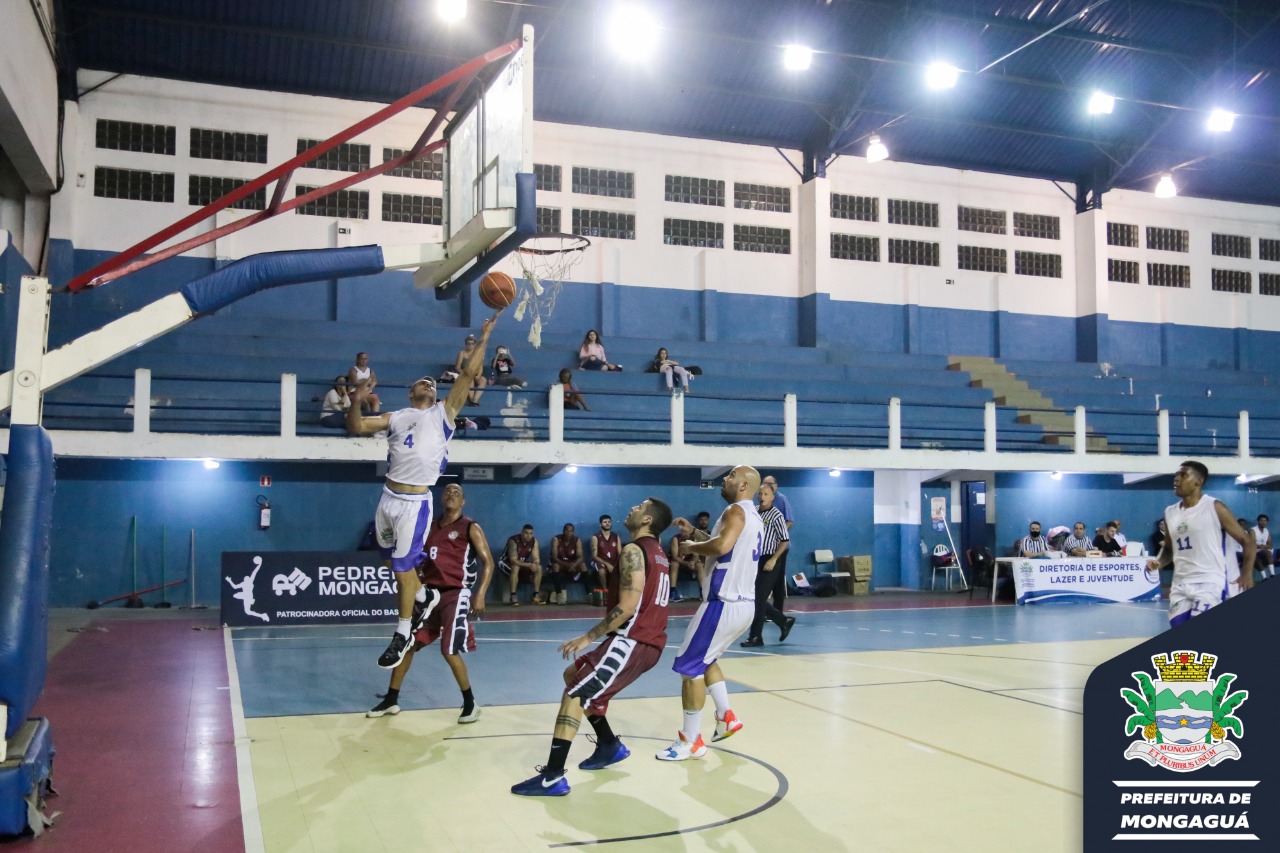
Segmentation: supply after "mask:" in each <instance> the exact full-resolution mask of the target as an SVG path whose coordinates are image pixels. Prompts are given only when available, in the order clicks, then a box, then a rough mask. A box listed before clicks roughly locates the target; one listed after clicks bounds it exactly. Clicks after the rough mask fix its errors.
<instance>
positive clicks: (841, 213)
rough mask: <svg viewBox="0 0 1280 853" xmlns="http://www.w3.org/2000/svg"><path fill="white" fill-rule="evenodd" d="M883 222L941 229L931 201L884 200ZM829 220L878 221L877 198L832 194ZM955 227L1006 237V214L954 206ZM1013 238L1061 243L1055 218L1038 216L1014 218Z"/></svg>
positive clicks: (1058, 218) (936, 206)
mask: <svg viewBox="0 0 1280 853" xmlns="http://www.w3.org/2000/svg"><path fill="white" fill-rule="evenodd" d="M886 209H887V213H888V216H887V217H886V221H887V222H888V223H889V224H890V225H916V226H919V227H922V228H939V227H941V225H940V222H939V216H938V204H937V203H936V202H931V201H910V200H907V199H899V198H891V199H888V200H887V204H886ZM831 218H832V219H853V220H857V221H860V222H879V221H880V199H879V198H877V197H876V196H863V195H846V194H844V193H832V194H831ZM956 224H957V227H958V228H959V230H961V231H978V232H981V233H984V234H1008V233H1009V213H1008V211H1004V210H989V209H987V208H982V207H967V206H965V205H963V204H961V205H957V206H956ZM1013 236H1015V237H1039V238H1041V239H1045V240H1061V239H1062V220H1061V218H1060V217H1057V216H1050V215H1048V214H1041V213H1019V212H1017V211H1015V212H1014V214H1013Z"/></svg>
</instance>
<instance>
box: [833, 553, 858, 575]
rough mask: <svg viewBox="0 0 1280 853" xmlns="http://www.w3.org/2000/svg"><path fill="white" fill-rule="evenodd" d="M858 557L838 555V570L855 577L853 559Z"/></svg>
mask: <svg viewBox="0 0 1280 853" xmlns="http://www.w3.org/2000/svg"><path fill="white" fill-rule="evenodd" d="M855 559H857V558H856V557H836V571H837V572H848V573H849V576H850V577H853V561H854V560H855Z"/></svg>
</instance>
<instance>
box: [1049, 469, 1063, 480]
mask: <svg viewBox="0 0 1280 853" xmlns="http://www.w3.org/2000/svg"><path fill="white" fill-rule="evenodd" d="M1049 479H1050V480H1061V479H1062V472H1061V471H1054V472H1053V473H1052V474H1050V475H1049Z"/></svg>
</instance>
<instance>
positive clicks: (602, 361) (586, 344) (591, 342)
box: [578, 329, 622, 370]
mask: <svg viewBox="0 0 1280 853" xmlns="http://www.w3.org/2000/svg"><path fill="white" fill-rule="evenodd" d="M578 366H579V367H581V368H582V369H583V370H621V369H622V365H621V364H610V363H609V359H608V357H607V356H606V355H605V352H604V342H603V341H601V340H600V334H599V333H598V332H597V331H596V330H595V329H591V330H590V331H588V332H587V336H586V337H584V338H583V339H582V346H580V347H578Z"/></svg>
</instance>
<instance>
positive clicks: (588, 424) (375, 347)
mask: <svg viewBox="0 0 1280 853" xmlns="http://www.w3.org/2000/svg"><path fill="white" fill-rule="evenodd" d="M104 319H105V318H104ZM526 333H527V328H526V327H525V326H524V325H516V324H515V323H514V322H511V321H510V320H507V321H506V322H504V323H503V324H502V325H500V326H499V327H498V330H497V332H495V334H494V336H493V338H492V339H491V341H490V352H492V347H493V346H495V345H497V344H505V345H507V346H508V347H510V349H511V350H512V352H513V354H514V356H515V357H516V359H517V362H518V364H517V367H516V374H517V375H519V376H521V377H522V378H524V379H526V380H527V381H528V383H529V387H528V389H519V388H514V389H498V388H491V389H489V390H487V391H486V393H485V395H484V398H483V400H482V402H481V405H480V406H479V407H477V408H473V407H467V408H465V409H464V410H463V414H465V415H469V416H472V417H475V416H478V415H484V416H485V417H487V418H489V419H490V422H491V428H490V429H488V430H486V431H483V432H476V431H469V432H468V433H467V438H468V439H472V438H475V439H545V438H546V437H547V434H548V419H549V413H548V409H549V407H548V399H547V389H548V388H549V386H550V385H551V384H552V383H553V382H555V381H556V378H557V376H558V373H559V371H560V369H561V368H563V367H576V366H577V348H578V345H579V344H580V342H581V338H580V337H579V336H577V335H553V334H544V336H543V341H542V347H541V349H539V350H535V349H533V348H532V347H531V346H530V345H528V344H527V343H526V342H525V341H524V336H525V334H526ZM466 334H467V330H466V329H461V328H456V327H447V328H446V327H436V326H431V325H429V324H423V325H408V324H404V323H399V324H372V323H342V324H338V323H331V322H321V321H312V320H253V319H246V318H240V317H235V318H221V317H212V318H206V319H204V320H201V321H199V322H196V323H193V324H190V325H188V326H186V327H184V328H182V329H180V330H178V331H176V332H174V333H171V334H169V335H165V336H163V337H161V338H159V339H157V340H155V341H152V342H150V343H148V344H146V345H144V346H142V347H139V348H137V349H135V350H132V351H130V352H129V353H127V354H124V355H122V356H120V357H118V358H116V359H115V360H113V361H112V362H110V363H108V364H106V365H104V366H102V367H101V368H99V369H97V370H95V371H93V372H91V373H89V374H86V375H85V376H82V377H79V378H77V379H75V380H73V381H72V382H70V383H68V384H67V385H65V386H62V387H60V388H58V389H55V390H54V391H52V392H50V394H49V395H48V396H47V399H46V405H45V422H46V425H47V426H49V427H50V428H52V429H91V430H129V429H131V428H132V413H131V410H130V408H129V406H130V402H131V400H132V397H133V393H134V377H133V373H134V370H135V369H136V368H147V369H149V370H150V371H151V373H152V380H151V392H152V400H153V402H154V405H153V410H152V414H151V429H152V430H153V431H156V432H195V433H231V434H260V435H272V434H278V432H279V429H280V393H281V392H280V387H281V386H280V375H281V374H282V373H293V374H295V375H296V376H297V388H296V401H295V402H296V407H297V408H296V412H297V430H298V433H299V434H304V435H307V434H311V435H332V434H334V432H335V431H334V430H331V429H327V428H324V427H321V426H319V424H318V423H317V421H318V418H319V411H320V399H321V398H322V397H323V395H324V394H325V392H326V391H327V390H328V389H329V387H330V383H331V381H332V378H333V376H335V375H337V374H339V373H344V372H346V370H347V369H348V367H349V366H350V365H351V364H352V363H353V361H354V356H355V353H356V352H357V351H359V350H367V351H369V353H370V363H371V365H372V366H373V368H374V370H375V371H377V374H378V377H379V387H378V393H379V395H380V396H381V397H382V400H383V404H384V407H398V406H399V405H401V404H402V401H403V400H404V395H405V393H406V391H407V388H408V386H409V385H410V384H411V383H412V382H413V381H414V380H415V379H417V378H419V377H421V376H423V375H432V376H439V375H440V373H441V371H442V370H443V369H444V368H445V367H446V366H447V365H452V364H453V361H454V358H455V356H456V354H457V352H458V350H459V349H460V348H461V345H462V339H463V338H464V337H465V335H466ZM605 344H606V347H607V349H608V352H609V357H610V359H611V360H613V361H615V362H620V363H622V364H623V365H625V367H626V369H625V370H624V371H622V372H609V373H600V372H593V371H581V370H575V371H574V383H575V385H576V386H577V387H578V389H579V390H580V391H581V392H582V393H583V394H584V395H585V396H586V398H587V401H588V404H589V405H590V406H591V411H568V412H566V413H565V438H566V440H569V441H606V442H607V441H615V442H617V441H626V442H659V443H665V442H667V441H669V440H670V430H671V425H670V424H671V404H670V398H669V396H668V394H667V391H666V387H665V384H664V380H663V378H662V377H661V376H660V375H657V374H651V373H646V372H644V369H645V367H646V366H647V365H648V364H649V362H650V360H651V359H652V358H653V355H654V354H655V353H656V351H657V349H658V348H659V347H660V346H667V347H668V348H669V349H670V351H671V354H672V356H673V357H674V358H676V359H678V360H679V361H680V362H681V363H682V364H684V365H698V366H699V367H701V368H702V370H703V375H702V376H699V377H696V378H695V379H694V381H693V384H692V387H691V389H690V393H689V394H688V395H687V396H686V397H685V400H684V413H685V441H686V442H687V443H690V444H748V445H764V446H769V445H781V444H782V443H783V433H784V429H783V396H784V395H785V394H787V393H793V394H795V395H796V396H797V398H798V405H797V415H798V434H799V443H800V444H801V446H831V447H885V446H886V445H887V442H888V403H889V400H890V398H892V397H897V398H898V399H900V400H901V403H902V409H901V415H902V444H903V446H904V447H936V448H946V449H964V450H974V449H979V450H980V449H981V448H982V445H983V406H984V404H985V403H987V402H988V401H990V400H991V399H992V394H991V392H990V391H989V390H986V389H982V388H971V387H969V385H968V382H967V381H966V379H965V377H964V376H963V375H961V374H957V373H955V372H952V371H948V370H947V369H946V366H947V359H946V357H945V356H929V355H913V354H904V353H857V352H849V351H846V350H842V351H839V352H838V353H837V352H833V351H830V350H826V349H815V348H805V347H786V346H767V347H766V346H761V345H752V346H751V347H748V348H742V347H732V346H731V345H729V344H726V343H721V342H685V341H662V340H657V339H648V338H621V337H615V338H609V339H606V341H605ZM447 388H448V386H442V392H444V391H445V390H447ZM997 434H998V440H999V442H1000V445H1001V446H1002V447H1003V448H1006V449H1037V450H1044V449H1046V448H1045V447H1044V446H1043V444H1042V436H1043V430H1042V429H1041V428H1040V427H1038V426H1035V425H1029V424H1021V423H1018V422H1017V418H1016V415H1015V413H1014V412H1013V411H1012V410H1007V409H1001V410H999V412H998V416H997Z"/></svg>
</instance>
